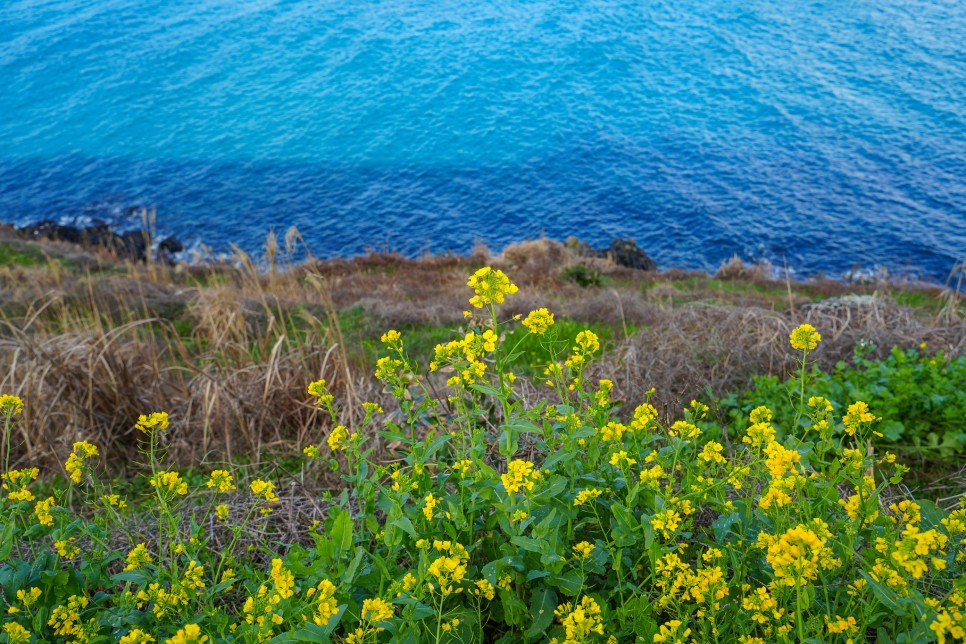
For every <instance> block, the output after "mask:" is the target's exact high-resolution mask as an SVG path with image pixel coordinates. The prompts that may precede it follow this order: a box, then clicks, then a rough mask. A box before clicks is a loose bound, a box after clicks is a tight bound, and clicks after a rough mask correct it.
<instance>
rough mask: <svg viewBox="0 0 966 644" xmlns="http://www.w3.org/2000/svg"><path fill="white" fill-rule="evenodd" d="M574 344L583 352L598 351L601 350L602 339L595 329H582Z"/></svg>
mask: <svg viewBox="0 0 966 644" xmlns="http://www.w3.org/2000/svg"><path fill="white" fill-rule="evenodd" d="M574 345H576V348H577V349H578V350H579V352H580V353H582V354H585V355H586V354H590V353H597V352H598V351H600V339H599V338H598V337H597V334H596V333H594V332H593V331H589V330H588V331H581V332H580V333H578V334H577V337H576V338H575V339H574Z"/></svg>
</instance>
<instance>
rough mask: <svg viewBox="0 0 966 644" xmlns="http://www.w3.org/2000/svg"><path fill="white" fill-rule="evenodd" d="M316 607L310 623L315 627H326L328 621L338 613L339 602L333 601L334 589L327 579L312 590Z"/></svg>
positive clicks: (333, 585)
mask: <svg viewBox="0 0 966 644" xmlns="http://www.w3.org/2000/svg"><path fill="white" fill-rule="evenodd" d="M312 590H314V591H315V592H314V593H313V595H314V596H315V601H316V602H317V603H316V607H315V613H314V614H313V615H312V621H313V622H315V625H316V626H326V625H327V624H328V623H329V620H330V619H332V617H333V616H334V615H335V614H336V613H338V612H339V602H338V601H336V599H335V591H336V587H335V584H333V583H332V582H331V581H329V580H328V579H323V580H322V581H320V582H319V584H318V586H316V587H315V588H314V589H312Z"/></svg>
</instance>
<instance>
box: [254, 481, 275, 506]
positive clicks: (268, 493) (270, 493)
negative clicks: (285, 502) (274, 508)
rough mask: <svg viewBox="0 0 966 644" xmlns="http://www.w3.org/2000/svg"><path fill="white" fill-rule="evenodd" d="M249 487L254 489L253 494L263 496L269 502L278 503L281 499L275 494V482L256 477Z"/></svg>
mask: <svg viewBox="0 0 966 644" xmlns="http://www.w3.org/2000/svg"><path fill="white" fill-rule="evenodd" d="M249 487H250V488H251V490H252V494H254V495H255V496H260V497H262V498H263V499H265V501H267V502H268V503H276V502H277V501H279V500H280V499H279V498H278V496H277V495H276V494H275V484H274V483H272V482H271V481H265V480H262V479H255V480H254V481H252V482H251V485H250V486H249Z"/></svg>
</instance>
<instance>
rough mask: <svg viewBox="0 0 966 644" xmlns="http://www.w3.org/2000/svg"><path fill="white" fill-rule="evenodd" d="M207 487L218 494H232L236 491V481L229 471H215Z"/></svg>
mask: <svg viewBox="0 0 966 644" xmlns="http://www.w3.org/2000/svg"><path fill="white" fill-rule="evenodd" d="M205 485H207V486H208V487H209V488H211V489H213V490H215V491H216V492H231V491H232V490H234V489H236V488H235V481H234V480H233V479H232V476H231V472H229V471H228V470H215V471H214V472H212V473H211V477H210V478H209V479H208V482H207V483H205Z"/></svg>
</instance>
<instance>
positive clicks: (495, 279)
mask: <svg viewBox="0 0 966 644" xmlns="http://www.w3.org/2000/svg"><path fill="white" fill-rule="evenodd" d="M466 285H467V286H469V287H470V288H471V289H473V292H474V293H476V295H474V296H473V297H471V298H470V304H471V305H472V306H474V307H476V308H478V309H481V308H483V307H484V306H486V305H488V304H503V300H504V298H505V297H506V296H507V295H513V294H514V293H516V292H517V290H518V289H517V287H516V285H515V284H513V283H511V282H510V278H509V277H507V276H506V274H505V273H504V272H503V271H501V270H499V269H496V270H494V269H492V268H490V267H489V266H484V267H483V268H481V269H480V270H478V271H476V272H475V273H473V275H472V276H471V277H470V279H469V281H467V282H466Z"/></svg>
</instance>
